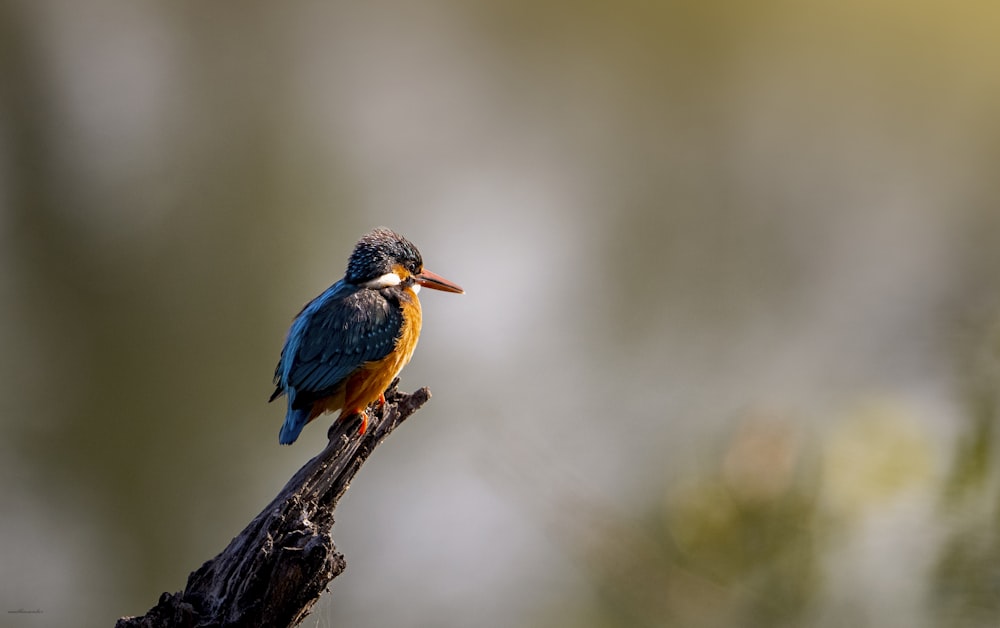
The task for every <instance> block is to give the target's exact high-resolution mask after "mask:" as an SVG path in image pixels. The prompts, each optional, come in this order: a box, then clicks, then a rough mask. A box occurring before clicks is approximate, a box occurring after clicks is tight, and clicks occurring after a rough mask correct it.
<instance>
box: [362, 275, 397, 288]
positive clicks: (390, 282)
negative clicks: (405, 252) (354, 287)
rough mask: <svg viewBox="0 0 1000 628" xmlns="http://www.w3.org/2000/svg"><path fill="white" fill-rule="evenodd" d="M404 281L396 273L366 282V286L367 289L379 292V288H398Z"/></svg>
mask: <svg viewBox="0 0 1000 628" xmlns="http://www.w3.org/2000/svg"><path fill="white" fill-rule="evenodd" d="M402 281H403V280H402V279H400V278H399V275H397V274H396V273H386V274H384V275H382V276H381V277H376V278H375V279H372V280H371V281H366V282H365V284H364V286H365V287H366V288H373V289H375V290H378V289H379V288H388V287H389V286H398V285H399V284H400V283H402Z"/></svg>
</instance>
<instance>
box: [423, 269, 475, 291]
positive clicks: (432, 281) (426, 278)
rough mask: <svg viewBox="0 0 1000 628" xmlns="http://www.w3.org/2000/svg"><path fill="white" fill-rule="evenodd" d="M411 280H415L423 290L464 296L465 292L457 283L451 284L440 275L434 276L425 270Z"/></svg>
mask: <svg viewBox="0 0 1000 628" xmlns="http://www.w3.org/2000/svg"><path fill="white" fill-rule="evenodd" d="M413 278H414V279H416V280H417V283H418V284H420V285H421V286H423V287H425V288H432V289H434V290H441V291H442V292H454V293H456V294H465V290H462V288H461V286H459V285H458V284H457V283H452V282H450V281H448V280H447V279H445V278H444V277H442V276H441V275H437V274H434V273H432V272H431V271H429V270H427V269H426V268H425V269H424V270H423V271H422V272H421V273H420V274H419V275H414V276H413Z"/></svg>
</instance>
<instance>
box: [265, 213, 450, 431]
mask: <svg viewBox="0 0 1000 628" xmlns="http://www.w3.org/2000/svg"><path fill="white" fill-rule="evenodd" d="M421 286H424V287H427V288H433V289H435V290H443V291H445V292H454V293H457V294H464V293H465V291H464V290H463V289H462V288H460V287H459V286H458V285H457V284H454V283H452V282H450V281H448V280H447V279H445V278H444V277H441V276H439V275H436V274H434V273H432V272H431V271H429V270H426V269H425V268H424V264H423V260H422V258H421V257H420V251H418V250H417V247H415V246H413V243H411V242H410V241H409V240H407V239H406V238H404V237H403V236H401V235H399V234H397V233H395V232H393V231H390V230H389V229H386V228H384V227H379V228H377V229H374V230H372V231H370V232H369V233H366V234H365V235H364V236H362V237H361V239H360V240H358V243H357V244H356V245H355V246H354V252H353V253H351V258H350V260H349V261H348V263H347V273H346V274H345V275H344V278H343V279H341V280H340V281H338V282H337V283H335V284H333V285H332V286H330V287H329V288H327V289H326V291H325V292H323V294H321V295H319V296H318V297H316V298H315V299H313V300H312V301H310V302H309V303H308V304H307V305H306V306H305V307H304V308H302V311H301V312H299V314H298V316H296V317H295V320H294V321H292V326H291V328H290V329H289V330H288V337H287V339H286V340H285V346H284V347H283V348H282V350H281V359H280V360H278V367H277V368H276V369H275V370H274V383H275V389H274V394H272V395H271V399H270V400H269V401H274V400H275V399H277V398H278V397H280V396H281V395H283V394H287V395H288V412H287V414H286V415H285V423H284V425H282V426H281V432H280V433H279V434H278V442H279V443H281V444H282V445H290V444H291V443H294V442H295V439H296V438H298V437H299V433H300V432H301V431H302V428H303V427H305V425H306V423H308V422H309V421H312V420H313V419H315V418H316V417H318V416H319V415H321V414H323V413H325V412H333V411H335V410H338V409H339V410H340V415H339V416H338V417H337V420H343V419H347V418H349V417H352V416H354V415H360V416H361V427H360V428H359V430H358V434H364V433H365V431H366V430H367V429H368V415H367V413H366V412H365V409H366V408H367V407H368V405H369V404H370V403H372V402H373V401H375V400H376V399H378V400H379V401H380V402H381V403H385V397H384V396H383V392H384V391H385V389H386V388H388V387H389V384H391V383H392V380H393V379H395V378H396V376H397V375H399V372H400V371H401V370H402V369H403V367H404V366H406V364H407V363H408V362H409V361H410V358H411V357H412V356H413V350H414V348H416V346H417V339H418V338H419V336H420V324H421V313H420V300H419V299H417V292H419V291H420V287H421Z"/></svg>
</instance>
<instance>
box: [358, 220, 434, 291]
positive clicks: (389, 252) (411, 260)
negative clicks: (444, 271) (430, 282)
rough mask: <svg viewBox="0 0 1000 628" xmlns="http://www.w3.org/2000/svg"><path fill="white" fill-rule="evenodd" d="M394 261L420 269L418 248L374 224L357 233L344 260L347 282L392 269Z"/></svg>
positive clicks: (374, 276)
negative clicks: (363, 233) (364, 232)
mask: <svg viewBox="0 0 1000 628" xmlns="http://www.w3.org/2000/svg"><path fill="white" fill-rule="evenodd" d="M395 264H403V265H405V266H408V267H410V266H412V267H413V268H414V269H415V272H419V270H420V269H421V268H423V259H422V258H421V257H420V251H418V250H417V247H415V246H414V245H413V243H412V242H410V241H409V240H407V239H406V238H404V237H403V236H401V235H399V234H398V233H396V232H395V231H392V230H391V229H386V228H385V227H378V228H376V229H372V230H371V231H369V232H368V233H366V234H365V235H363V236H361V239H360V240H358V243H357V244H356V245H354V252H353V253H351V259H349V260H348V261H347V274H346V275H345V277H344V278H345V279H346V280H347V282H348V283H353V284H361V283H364V282H366V281H371V280H372V279H376V278H378V277H381V276H382V275H384V274H386V273H391V272H392V267H393V266H394V265H395Z"/></svg>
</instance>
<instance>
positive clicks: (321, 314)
mask: <svg viewBox="0 0 1000 628" xmlns="http://www.w3.org/2000/svg"><path fill="white" fill-rule="evenodd" d="M402 326H403V315H402V309H401V308H400V307H399V304H398V303H395V302H393V301H390V299H389V298H388V297H387V296H386V295H385V294H383V292H381V291H378V290H369V289H364V288H361V289H359V288H357V287H356V286H352V285H350V284H345V283H344V282H343V281H338V282H337V283H335V284H334V285H332V286H330V288H328V289H327V290H326V291H325V292H324V293H323V294H321V295H320V296H318V297H316V298H315V299H314V300H313V301H312V302H310V303H309V304H308V305H306V306H305V308H303V309H302V312H300V313H299V315H298V316H297V317H296V318H295V321H294V322H293V323H292V327H291V329H290V330H289V332H288V338H287V339H286V340H285V346H284V348H283V349H282V351H281V359H280V360H279V361H278V367H277V369H275V373H274V378H275V385H276V389H275V391H274V394H273V395H272V396H271V399H272V400H273V399H275V398H276V397H278V396H280V395H281V394H282V393H285V392H287V393H288V395H289V410H291V409H293V408H304V407H306V406H307V405H311V404H312V403H313V402H314V401H315V400H317V399H321V398H323V397H325V396H328V395H330V394H333V393H334V392H335V391H336V389H337V387H338V386H340V385H341V384H342V383H343V382H344V380H345V379H346V378H347V376H348V375H350V374H351V373H352V372H353V371H354V370H355V369H357V368H358V367H359V366H361V365H362V364H364V363H365V362H371V361H375V360H379V359H382V358H384V357H385V356H387V355H389V353H391V352H392V350H393V349H394V348H395V346H396V342H397V340H398V339H399V334H400V330H401V329H402Z"/></svg>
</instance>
